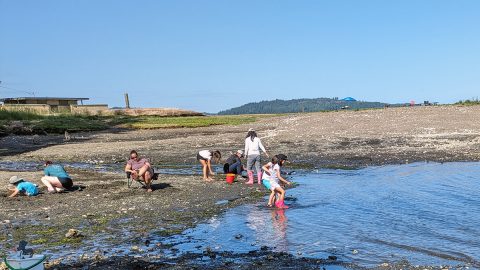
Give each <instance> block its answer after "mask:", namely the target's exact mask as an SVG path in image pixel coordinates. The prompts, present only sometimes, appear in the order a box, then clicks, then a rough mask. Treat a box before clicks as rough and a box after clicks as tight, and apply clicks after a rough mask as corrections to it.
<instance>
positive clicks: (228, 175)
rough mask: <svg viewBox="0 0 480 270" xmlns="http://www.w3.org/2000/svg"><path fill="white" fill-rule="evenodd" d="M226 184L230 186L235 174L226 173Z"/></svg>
mask: <svg viewBox="0 0 480 270" xmlns="http://www.w3.org/2000/svg"><path fill="white" fill-rule="evenodd" d="M226 180H227V183H229V184H232V183H233V181H234V180H235V174H234V173H227V179H226Z"/></svg>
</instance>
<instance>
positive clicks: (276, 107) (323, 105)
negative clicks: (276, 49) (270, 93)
mask: <svg viewBox="0 0 480 270" xmlns="http://www.w3.org/2000/svg"><path fill="white" fill-rule="evenodd" d="M385 105H388V104H387V103H382V102H367V101H346V100H339V99H332V98H312V99H307V98H304V99H292V100H281V99H276V100H270V101H261V102H253V103H248V104H245V105H242V106H240V107H236V108H232V109H228V110H225V111H220V112H219V113H218V114H222V115H227V114H268V113H296V112H319V111H333V110H340V109H342V108H346V107H347V106H348V109H367V108H383V107H384V106H385Z"/></svg>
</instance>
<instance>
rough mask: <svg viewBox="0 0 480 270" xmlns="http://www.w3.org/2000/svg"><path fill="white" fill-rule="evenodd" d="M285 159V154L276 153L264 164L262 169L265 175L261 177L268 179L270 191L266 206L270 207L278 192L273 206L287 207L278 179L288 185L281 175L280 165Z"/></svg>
mask: <svg viewBox="0 0 480 270" xmlns="http://www.w3.org/2000/svg"><path fill="white" fill-rule="evenodd" d="M286 160H287V156H285V155H283V154H278V155H276V156H274V157H273V158H272V161H271V162H269V163H267V164H265V165H264V166H263V167H262V169H263V170H264V171H265V175H264V176H263V178H264V179H265V180H268V186H269V189H270V191H271V193H270V197H269V198H268V204H267V206H268V207H272V206H273V203H274V201H275V197H276V195H277V194H278V195H279V198H278V200H276V201H275V206H276V207H277V208H288V206H286V205H285V201H284V200H285V189H283V188H282V187H281V186H280V184H279V181H281V182H283V183H284V184H287V185H290V182H289V181H287V180H285V178H283V177H282V175H281V169H280V168H281V167H282V166H283V164H284V163H285V161H286Z"/></svg>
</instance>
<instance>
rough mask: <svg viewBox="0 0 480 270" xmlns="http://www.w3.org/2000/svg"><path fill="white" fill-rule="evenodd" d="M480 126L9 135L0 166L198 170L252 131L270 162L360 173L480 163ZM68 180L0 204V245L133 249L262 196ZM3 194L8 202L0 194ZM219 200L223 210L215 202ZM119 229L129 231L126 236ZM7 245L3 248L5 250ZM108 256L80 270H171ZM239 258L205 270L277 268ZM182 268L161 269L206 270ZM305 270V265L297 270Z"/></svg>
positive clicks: (266, 124)
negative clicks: (98, 244)
mask: <svg viewBox="0 0 480 270" xmlns="http://www.w3.org/2000/svg"><path fill="white" fill-rule="evenodd" d="M478 119H480V106H471V107H457V106H440V107H416V108H389V109H380V110H366V111H342V112H328V113H310V114H294V115H282V116H275V117H265V118H262V119H261V120H260V121H258V122H256V123H254V124H249V125H241V126H235V127H232V126H213V127H206V128H194V129H191V128H182V129H161V130H133V131H132V130H110V131H103V132H95V133H82V134H75V137H77V138H74V139H72V140H70V141H68V142H64V141H63V140H62V138H61V136H40V137H38V136H36V137H34V136H8V137H4V138H2V139H1V140H0V148H1V149H2V153H3V157H2V159H1V160H3V161H42V160H46V159H52V160H56V161H59V162H62V161H75V162H93V163H123V162H124V161H125V159H126V157H127V156H128V152H129V151H130V150H131V149H137V150H138V151H139V152H140V154H141V155H146V156H148V157H151V159H152V162H153V163H154V164H155V165H156V166H155V167H159V168H160V169H161V167H162V164H195V162H196V160H195V155H196V152H197V151H198V150H201V149H219V150H220V151H222V153H224V155H225V153H228V152H230V151H234V150H235V149H241V148H242V147H243V140H244V137H245V134H246V130H248V128H250V127H254V128H255V129H257V131H258V133H259V136H260V137H261V138H262V140H263V142H264V144H265V146H266V148H267V150H268V151H269V152H270V154H277V153H285V154H287V155H288V156H289V158H290V159H291V160H292V163H291V164H290V165H291V166H292V167H301V168H313V167H330V168H357V167H363V166H369V165H382V164H401V163H410V162H415V161H424V160H428V161H440V162H447V161H467V160H468V161H477V160H479V159H480V151H479V150H480V122H479V121H478ZM10 153H11V154H10ZM264 160H265V159H264ZM71 173H72V177H73V178H74V180H75V184H76V185H80V186H82V187H83V189H82V190H81V191H75V192H71V193H65V194H44V195H40V196H39V197H36V198H15V199H9V198H5V197H4V196H1V197H0V203H1V205H2V208H1V209H0V222H1V224H0V227H1V228H2V229H1V233H0V240H2V241H6V240H11V239H14V240H15V241H17V240H19V239H22V238H27V239H30V240H34V239H36V240H37V241H36V243H37V246H39V247H40V248H45V249H50V250H53V249H55V248H58V247H60V248H61V247H62V246H63V245H67V246H73V247H75V246H78V247H79V248H81V247H82V245H84V243H87V242H88V241H89V240H91V239H95V238H96V237H97V236H98V235H102V236H104V237H106V239H108V241H111V242H110V243H115V241H119V239H122V240H121V242H123V243H128V245H130V244H131V245H135V244H136V243H142V242H144V241H146V240H148V239H149V235H150V234H151V233H156V234H160V235H165V236H167V235H171V234H176V233H179V232H181V231H182V230H184V229H186V228H188V227H190V226H194V225H195V224H197V223H199V222H202V221H205V220H206V219H207V218H209V217H211V216H213V215H218V214H220V213H221V212H222V211H224V210H225V209H227V208H229V207H234V206H237V205H240V204H242V203H248V202H254V201H259V200H262V196H263V195H264V194H265V191H264V190H263V189H262V188H259V187H258V186H257V185H255V186H253V187H249V186H246V185H243V184H242V183H236V184H234V185H231V186H230V185H228V186H227V185H226V184H225V182H224V181H223V176H220V175H219V176H217V181H216V182H215V183H204V182H203V181H202V180H201V177H200V176H185V175H183V176H182V175H161V176H160V180H159V181H157V182H156V183H155V184H156V190H155V191H154V192H153V193H151V194H148V193H146V192H145V191H144V190H142V189H128V188H127V187H126V184H125V176H124V174H123V173H121V172H118V173H97V172H90V171H84V170H75V171H71ZM14 174H18V175H20V176H23V177H25V178H27V179H35V182H37V183H39V179H40V176H41V172H0V178H1V179H8V177H9V176H11V175H14ZM2 192H3V195H5V190H4V189H3V190H2ZM221 200H229V203H227V204H216V202H218V201H221ZM125 220H126V221H127V222H123V221H125ZM70 228H74V229H79V230H80V231H81V232H82V234H84V237H83V238H80V239H73V240H72V239H66V238H65V233H66V232H67V231H68V229H70ZM122 228H126V229H128V230H129V231H133V232H135V233H134V234H132V236H131V237H130V236H124V231H122ZM32 231H33V232H35V233H34V234H32V233H31V232H32ZM120 236H121V237H120ZM122 237H126V239H123V238H122ZM4 243H7V244H6V247H10V246H11V244H12V243H10V242H4ZM272 254H274V255H271V254H270V255H271V256H274V257H275V256H277V255H278V254H277V255H275V253H272ZM219 255H220V254H219ZM111 256H116V254H109V253H107V254H103V253H102V256H100V257H98V256H97V257H95V256H94V255H92V254H90V255H88V256H87V257H88V258H91V259H86V260H85V261H84V262H82V263H81V265H90V264H95V265H99V266H98V267H97V268H94V267H92V268H89V269H108V268H104V267H106V266H108V265H115V264H116V263H118V264H120V265H122V264H123V266H122V267H121V268H124V269H160V268H161V267H162V269H163V267H165V263H167V264H170V263H175V262H166V261H165V262H151V261H149V260H148V258H141V256H140V258H137V259H136V260H137V262H136V263H132V259H131V258H130V257H121V256H120V258H123V259H118V258H117V259H111V260H109V259H108V258H109V257H111ZM212 256H213V255H212ZM215 256H217V255H215ZM232 256H234V255H232ZM235 256H237V255H235ZM220 257H221V256H220ZM287 257H288V256H287ZM287 257H285V258H286V260H287V261H288V262H289V263H290V264H295V263H296V262H300V261H301V260H305V261H307V264H308V265H309V266H310V267H311V268H312V269H317V268H320V266H319V265H320V264H318V263H317V262H316V261H315V260H311V261H309V259H302V258H300V259H299V258H293V257H290V258H287ZM103 258H107V259H103ZM226 258H228V256H226ZM242 258H244V259H246V260H247V261H248V262H249V263H254V262H258V261H259V262H260V264H259V265H257V267H253V266H252V267H253V268H248V267H246V266H245V265H244V264H243V263H235V262H233V263H230V262H229V261H228V262H227V261H225V260H224V261H222V260H220V259H219V260H218V262H219V263H220V264H219V265H216V266H215V264H212V268H208V269H225V268H229V269H271V268H272V267H275V265H276V264H275V263H274V262H273V261H275V260H271V259H268V258H267V257H266V256H264V257H262V256H260V255H258V256H256V255H248V254H245V255H243V257H242ZM72 259H73V258H72ZM181 260H182V259H179V260H178V261H177V263H179V264H178V267H177V266H175V267H177V268H172V267H174V266H168V267H170V268H167V269H190V268H192V267H193V268H195V265H196V266H197V267H200V268H203V266H202V263H198V261H197V260H185V261H183V262H184V264H182V263H181V262H182V261H181ZM282 260H283V259H282ZM282 260H279V261H282ZM215 261H217V260H215ZM232 261H235V260H234V259H233V258H232ZM185 262H188V263H185ZM56 263H58V262H56ZM221 263H227V264H228V265H223V264H222V265H221ZM192 264H193V266H192ZM101 265H103V266H102V267H101ZM298 265H300V264H298ZM137 266H138V267H137ZM277 266H279V265H277ZM58 267H59V268H58ZM70 267H71V265H70V266H66V265H63V266H57V268H58V269H67V268H70ZM112 267H114V266H112ZM215 267H216V268H215ZM222 267H223V268H222ZM385 267H386V268H392V269H393V266H385ZM50 268H51V269H53V268H54V266H51V267H50ZM305 268H308V267H306V266H305V267H300V268H294V269H305ZM111 269H114V268H111Z"/></svg>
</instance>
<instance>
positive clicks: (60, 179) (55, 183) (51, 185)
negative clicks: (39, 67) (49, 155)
mask: <svg viewBox="0 0 480 270" xmlns="http://www.w3.org/2000/svg"><path fill="white" fill-rule="evenodd" d="M43 172H44V173H45V176H44V177H42V183H43V184H44V185H45V186H47V189H48V192H49V193H55V192H62V191H64V190H65V189H67V190H68V189H71V188H72V187H73V181H72V178H70V176H69V175H68V173H67V172H66V171H65V169H64V168H63V166H62V165H59V164H53V162H51V161H47V162H45V169H43Z"/></svg>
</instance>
